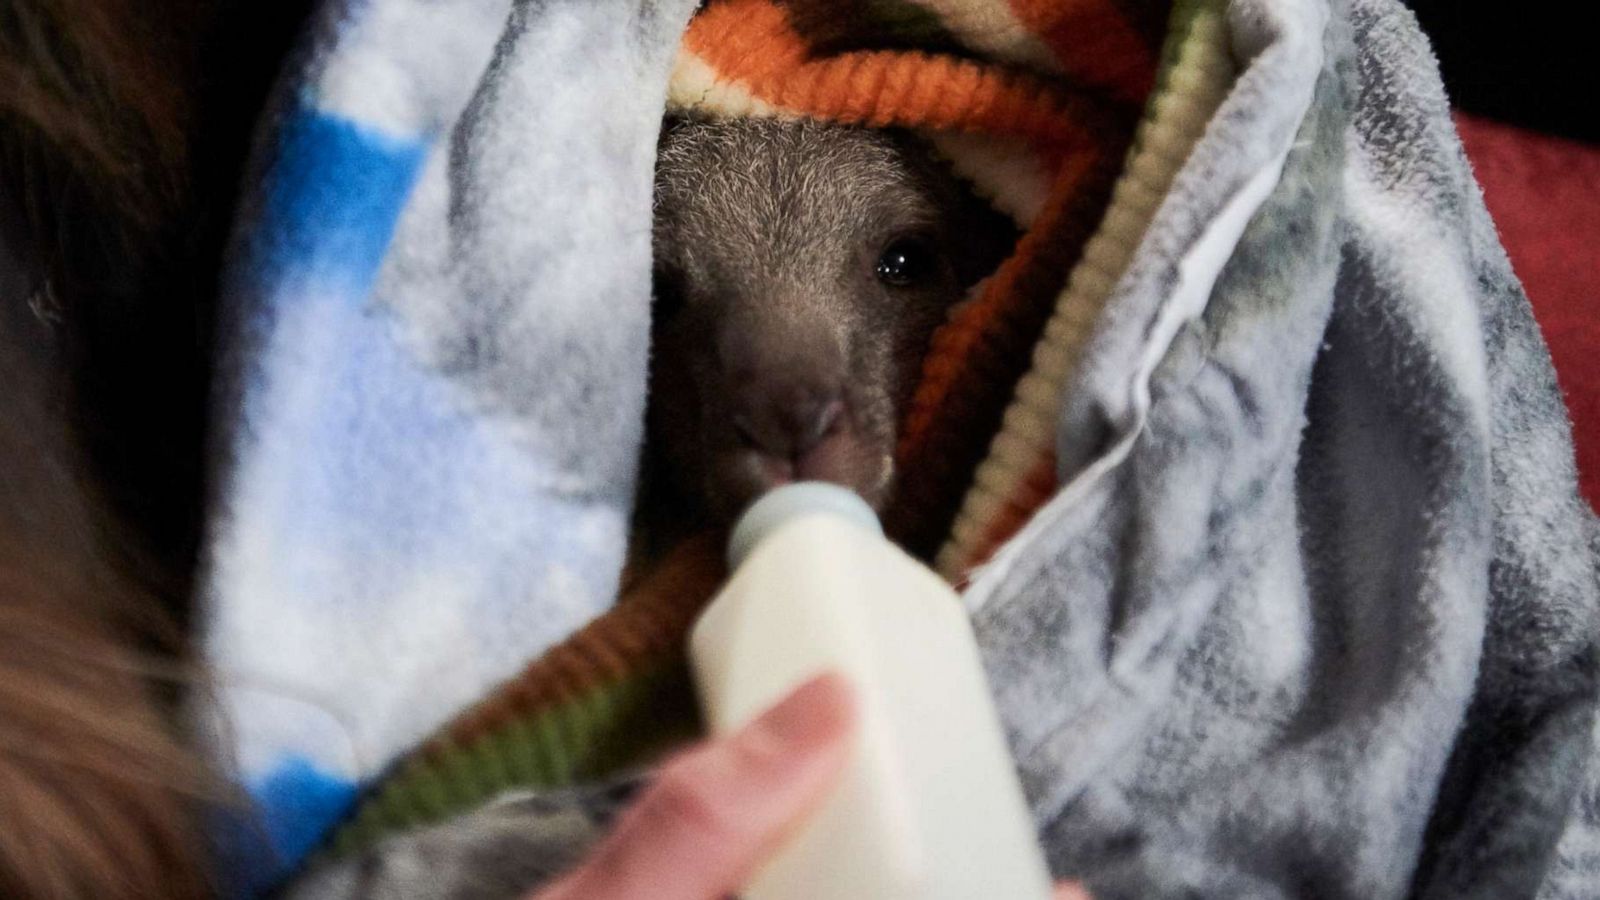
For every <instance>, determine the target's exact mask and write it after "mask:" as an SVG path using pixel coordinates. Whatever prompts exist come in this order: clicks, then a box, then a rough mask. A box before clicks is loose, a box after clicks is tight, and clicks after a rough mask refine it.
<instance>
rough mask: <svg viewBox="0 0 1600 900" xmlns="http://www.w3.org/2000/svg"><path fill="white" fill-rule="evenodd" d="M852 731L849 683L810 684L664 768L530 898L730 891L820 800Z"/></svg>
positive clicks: (697, 897)
mask: <svg viewBox="0 0 1600 900" xmlns="http://www.w3.org/2000/svg"><path fill="white" fill-rule="evenodd" d="M854 725H855V706H854V700H853V696H852V693H851V691H850V687H849V685H848V683H846V682H845V680H844V679H843V678H841V677H840V676H837V675H821V676H818V677H816V678H813V679H812V680H811V681H808V682H806V683H805V684H804V685H802V686H801V687H800V688H799V689H797V690H796V691H795V692H794V693H792V694H790V695H789V696H788V698H786V699H785V700H783V701H781V702H780V703H779V704H778V705H777V706H774V707H773V708H772V709H770V710H768V711H767V712H766V713H764V714H762V715H761V716H760V717H759V718H757V719H756V720H755V721H753V722H751V723H750V724H749V725H747V726H745V727H744V728H742V729H740V730H739V731H738V732H735V733H734V734H732V735H730V736H728V737H726V738H722V739H718V740H715V741H712V742H711V743H709V744H706V745H705V746H703V747H700V748H699V749H696V750H693V751H691V752H689V753H688V754H686V755H684V756H682V757H680V758H678V759H677V760H676V761H674V762H672V763H669V764H668V765H667V766H666V767H665V768H663V769H662V770H661V773H660V775H659V776H657V778H656V781H655V783H654V784H653V785H651V787H650V788H649V789H648V790H646V791H645V793H644V796H643V797H641V798H640V799H639V801H638V802H637V803H635V804H634V806H633V807H632V808H630V809H629V810H628V811H627V812H626V813H625V814H624V815H623V817H622V819H621V821H620V822H619V823H618V825H617V828H616V830H615V831H613V832H612V834H611V835H610V836H609V837H608V838H607V839H606V840H605V841H604V842H603V843H602V844H601V846H600V847H599V849H597V850H596V851H595V852H594V853H593V854H591V855H590V856H589V858H588V860H586V861H585V862H584V864H583V865H581V866H580V867H579V868H578V869H577V870H576V871H575V872H573V873H571V874H570V875H568V876H566V877H565V878H563V879H561V881H559V882H558V883H557V884H555V885H553V886H552V887H551V888H550V889H549V890H548V891H546V892H544V893H541V894H539V895H538V900H646V898H648V900H708V898H713V897H721V896H723V895H725V894H728V893H730V892H733V891H735V890H737V889H738V888H739V887H740V886H741V885H742V884H743V882H744V881H745V879H746V878H747V877H748V876H749V875H750V874H751V872H752V871H754V869H755V868H756V867H757V866H758V865H760V864H761V862H763V861H764V860H765V859H766V857H767V856H768V855H769V854H770V853H771V852H772V851H773V850H774V849H776V846H777V844H778V843H779V842H780V841H781V840H782V838H783V837H784V836H785V835H786V834H787V833H789V832H790V831H791V830H792V829H793V828H794V827H796V826H797V825H798V824H799V822H800V821H802V820H803V819H804V818H805V816H806V814H807V813H808V812H810V811H811V810H813V809H814V808H815V807H816V806H817V805H818V803H820V802H821V800H822V798H823V797H824V796H826V794H827V791H828V789H829V788H830V787H831V786H832V785H833V784H834V782H835V781H836V780H837V779H838V777H839V773H840V771H841V770H842V769H843V767H844V763H845V760H846V758H847V756H848V750H849V738H850V736H851V734H852V732H853V729H854Z"/></svg>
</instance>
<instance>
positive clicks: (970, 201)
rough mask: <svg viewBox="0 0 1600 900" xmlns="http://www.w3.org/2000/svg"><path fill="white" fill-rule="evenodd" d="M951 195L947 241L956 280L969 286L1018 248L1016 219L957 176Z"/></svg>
mask: <svg viewBox="0 0 1600 900" xmlns="http://www.w3.org/2000/svg"><path fill="white" fill-rule="evenodd" d="M951 183H952V184H953V185H955V190H954V191H953V194H954V196H953V197H951V198H950V201H949V202H950V214H949V215H948V216H947V217H946V221H947V222H948V223H949V228H948V231H947V234H948V237H947V239H946V240H947V242H948V246H949V250H948V251H947V252H948V253H949V254H950V261H951V263H952V264H953V265H954V266H955V272H956V279H957V280H958V281H960V282H961V286H962V287H963V288H969V287H971V286H973V285H974V284H977V283H978V282H979V281H981V280H983V279H984V278H987V277H988V276H989V275H991V274H993V273H994V270H995V269H998V268H999V267H1000V264H1001V263H1003V262H1005V260H1006V258H1007V257H1009V256H1010V255H1011V254H1012V252H1013V251H1015V250H1016V248H1017V240H1018V239H1019V238H1020V237H1021V236H1022V233H1021V232H1020V231H1018V230H1017V225H1016V222H1015V221H1013V220H1012V218H1011V217H1010V216H1008V215H1005V214H1004V213H1001V212H999V211H998V210H996V209H995V208H994V207H993V206H990V205H989V204H988V202H987V201H985V200H984V199H983V198H981V197H979V196H978V195H977V194H975V193H973V191H972V190H971V189H970V188H969V187H968V186H967V185H966V183H965V182H963V181H961V180H960V179H958V178H951Z"/></svg>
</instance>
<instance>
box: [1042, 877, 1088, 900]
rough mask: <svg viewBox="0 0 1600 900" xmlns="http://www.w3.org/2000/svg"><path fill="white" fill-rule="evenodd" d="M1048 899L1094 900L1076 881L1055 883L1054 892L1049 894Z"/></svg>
mask: <svg viewBox="0 0 1600 900" xmlns="http://www.w3.org/2000/svg"><path fill="white" fill-rule="evenodd" d="M1050 900H1094V898H1093V897H1092V896H1090V895H1089V891H1088V889H1086V888H1085V887H1084V886H1083V885H1082V884H1081V883H1079V882H1076V881H1062V882H1059V883H1058V884H1056V889H1055V892H1054V893H1052V894H1051V895H1050Z"/></svg>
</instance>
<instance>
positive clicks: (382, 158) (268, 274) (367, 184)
mask: <svg viewBox="0 0 1600 900" xmlns="http://www.w3.org/2000/svg"><path fill="white" fill-rule="evenodd" d="M429 146H430V141H429V140H428V139H426V138H423V137H416V138H408V137H403V136H396V135H391V134H385V133H382V132H379V131H376V130H374V129H372V128H369V127H366V126H363V125H362V124H361V123H358V122H353V121H351V120H349V119H346V118H343V117H340V116H335V115H330V114H328V113H325V112H322V111H320V110H317V109H315V108H314V107H311V106H309V105H307V104H305V103H302V104H300V105H298V106H296V107H295V108H294V109H293V110H292V111H291V112H290V113H289V114H288V115H287V116H286V118H285V120H284V122H283V125H282V128H281V130H280V131H279V138H278V148H277V155H276V157H275V158H274V159H273V161H272V163H271V165H270V166H269V167H268V171H267V176H266V182H265V192H264V198H263V200H262V208H261V211H260V217H259V219H258V221H257V223H256V225H255V227H254V228H253V229H252V232H251V236H250V240H251V246H250V254H249V256H250V260H251V264H250V265H249V266H247V267H246V268H245V271H246V272H247V273H248V275H247V277H251V278H255V279H259V281H258V283H257V285H256V287H257V288H262V287H267V288H270V287H272V286H277V285H281V284H282V283H283V282H284V281H286V280H287V281H296V282H298V281H299V280H300V279H302V278H304V279H308V280H310V281H314V282H316V283H318V284H319V285H321V286H323V287H328V286H333V285H337V286H338V288H339V289H340V290H341V293H345V294H346V295H347V296H350V297H351V298H352V299H356V298H364V297H366V295H367V292H368V291H369V289H370V288H371V286H372V280H373V278H374V277H375V276H376V275H377V272H378V265H379V264H380V263H381V262H382V261H383V255H384V251H385V250H386V249H387V247H388V245H389V239H390V237H392V236H393V234H394V228H395V222H396V221H397V220H398V219H399V216H400V211H401V210H402V209H403V208H404V207H405V203H406V198H407V197H408V196H410V193H411V188H412V185H413V184H415V183H416V179H417V175H418V173H419V172H420V171H421V169H422V163H423V160H424V159H425V158H426V156H427V152H428V148H429Z"/></svg>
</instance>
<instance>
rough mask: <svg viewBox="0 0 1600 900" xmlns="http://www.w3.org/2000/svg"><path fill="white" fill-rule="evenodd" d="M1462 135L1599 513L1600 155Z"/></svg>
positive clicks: (1464, 124)
mask: <svg viewBox="0 0 1600 900" xmlns="http://www.w3.org/2000/svg"><path fill="white" fill-rule="evenodd" d="M1456 127H1457V129H1458V130H1459V131H1460V133H1461V143H1462V144H1463V145H1464V146H1465V147H1466V150H1467V156H1468V158H1469V159H1471V160H1472V168H1473V171H1474V173H1476V175H1477V177H1478V182H1479V184H1481V185H1483V198H1484V202H1485V203H1486V204H1487V205H1488V207H1489V214H1490V215H1491V216H1493V217H1494V221H1495V225H1496V226H1497V227H1498V228H1499V230H1500V240H1501V242H1502V243H1503V244H1504V245H1505V248H1506V254H1507V255H1508V256H1510V257H1511V267H1512V269H1514V270H1515V271H1516V273H1517V277H1518V278H1520V279H1522V286H1523V288H1524V289H1525V290H1526V291H1527V292H1528V299H1529V300H1530V301H1531V302H1532V303H1533V313H1534V316H1535V318H1537V319H1538V320H1539V327H1540V328H1541V329H1542V330H1543V331H1544V337H1545V341H1546V342H1548V343H1549V344H1550V355H1551V356H1552V357H1553V358H1554V359H1555V364H1556V378H1557V380H1559V381H1560V383H1561V390H1562V393H1563V394H1565V395H1566V399H1567V409H1568V410H1570V411H1571V413H1572V421H1573V430H1574V437H1575V439H1576V441H1577V445H1578V478H1579V481H1580V483H1581V486H1582V490H1583V495H1584V497H1586V498H1588V500H1589V502H1590V503H1591V504H1593V505H1594V506H1595V507H1596V508H1597V509H1600V146H1590V145H1587V144H1581V143H1577V142H1574V141H1567V140H1561V139H1559V138H1553V137H1549V136H1546V135H1542V134H1538V133H1535V132H1530V131H1524V130H1522V129H1519V128H1514V127H1511V126H1508V125H1501V124H1499V123H1496V122H1490V121H1488V120H1485V119H1479V118H1476V117H1473V116H1468V115H1463V114H1457V116H1456Z"/></svg>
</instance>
